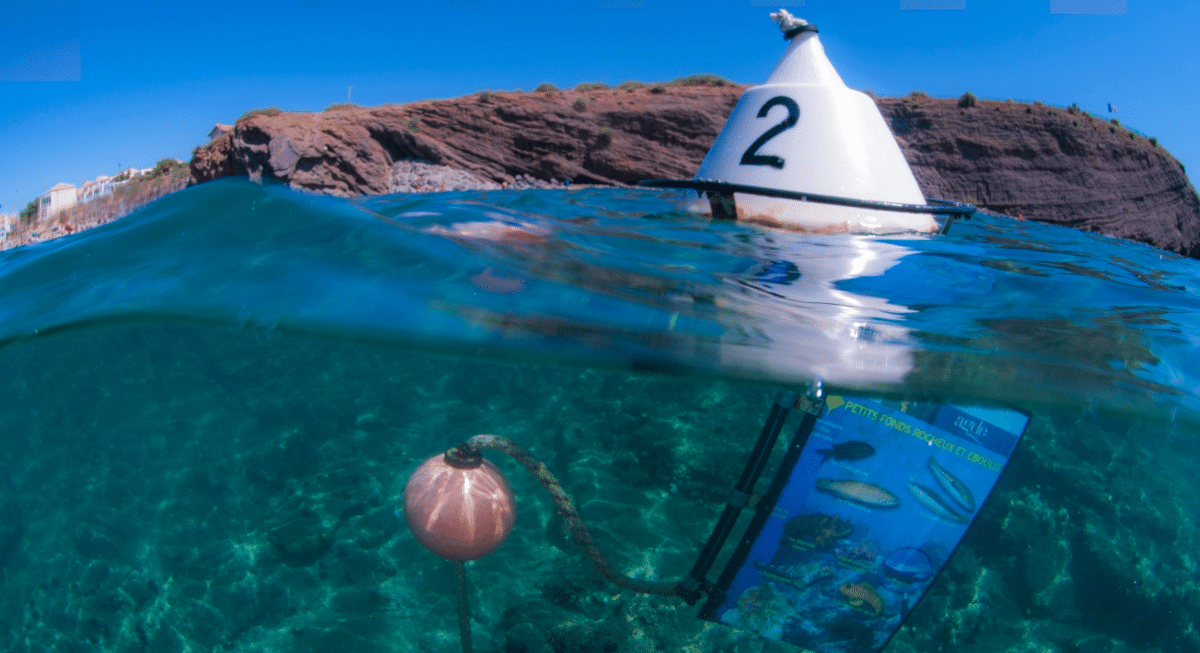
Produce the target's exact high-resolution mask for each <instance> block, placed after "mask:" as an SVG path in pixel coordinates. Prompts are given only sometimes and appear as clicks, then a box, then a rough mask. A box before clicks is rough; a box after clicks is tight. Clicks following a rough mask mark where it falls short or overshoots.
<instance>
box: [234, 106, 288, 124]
mask: <svg viewBox="0 0 1200 653" xmlns="http://www.w3.org/2000/svg"><path fill="white" fill-rule="evenodd" d="M281 113H283V110H282V109H280V108H279V107H265V108H262V109H251V110H249V111H247V112H246V113H243V114H242V115H241V116H240V117H238V119H237V121H236V122H241V121H243V120H249V119H251V118H253V117H254V116H278V115H279V114H281Z"/></svg>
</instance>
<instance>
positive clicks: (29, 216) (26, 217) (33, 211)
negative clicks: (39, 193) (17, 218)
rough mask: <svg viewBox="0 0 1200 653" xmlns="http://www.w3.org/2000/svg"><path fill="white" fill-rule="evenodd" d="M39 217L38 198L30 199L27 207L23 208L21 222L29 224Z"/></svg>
mask: <svg viewBox="0 0 1200 653" xmlns="http://www.w3.org/2000/svg"><path fill="white" fill-rule="evenodd" d="M36 219H37V200H29V203H28V204H26V205H25V208H23V209H21V224H23V225H25V226H29V223H30V222H33V221H34V220H36Z"/></svg>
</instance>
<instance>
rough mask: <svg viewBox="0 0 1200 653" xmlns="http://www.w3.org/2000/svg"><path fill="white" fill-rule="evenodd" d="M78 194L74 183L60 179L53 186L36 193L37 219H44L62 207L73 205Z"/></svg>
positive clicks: (53, 214) (56, 212)
mask: <svg viewBox="0 0 1200 653" xmlns="http://www.w3.org/2000/svg"><path fill="white" fill-rule="evenodd" d="M77 196H78V189H77V188H75V184H68V183H66V182H64V181H60V182H58V183H57V184H55V185H54V188H51V189H50V190H48V191H46V192H44V193H42V194H41V195H38V203H37V207H38V214H37V217H38V220H44V219H46V218H50V217H53V216H55V215H56V214H58V212H59V211H62V210H63V209H65V208H67V207H69V206H74V205H75V200H76V199H77Z"/></svg>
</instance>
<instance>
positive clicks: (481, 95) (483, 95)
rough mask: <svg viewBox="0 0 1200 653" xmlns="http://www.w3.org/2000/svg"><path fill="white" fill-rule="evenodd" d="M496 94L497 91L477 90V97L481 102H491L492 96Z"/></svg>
mask: <svg viewBox="0 0 1200 653" xmlns="http://www.w3.org/2000/svg"><path fill="white" fill-rule="evenodd" d="M495 96H496V93H495V92H493V91H476V92H475V99H476V100H479V101H480V102H491V101H492V98H493V97H495Z"/></svg>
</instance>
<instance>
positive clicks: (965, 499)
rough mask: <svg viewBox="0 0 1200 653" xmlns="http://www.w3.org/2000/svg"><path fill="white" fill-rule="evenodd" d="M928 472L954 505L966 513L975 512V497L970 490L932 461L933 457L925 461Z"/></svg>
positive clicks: (935, 461)
mask: <svg viewBox="0 0 1200 653" xmlns="http://www.w3.org/2000/svg"><path fill="white" fill-rule="evenodd" d="M927 464H928V466H929V471H931V472H933V477H934V478H936V479H937V482H938V485H940V486H942V489H943V490H945V491H946V494H949V495H950V498H951V499H953V500H954V502H955V503H957V504H958V505H960V506H962V507H963V508H964V509H965V510H966V511H967V512H968V513H973V512H975V497H974V496H973V495H972V494H971V488H969V487H967V485H966V484H965V483H963V482H962V481H961V480H959V478H958V477H957V476H955V475H953V474H951V473H950V472H948V471H946V469H945V468H944V467H942V466H941V465H939V464H938V462H937V460H934V458H933V456H930V457H929V460H928V461H927Z"/></svg>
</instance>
